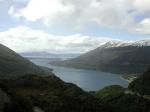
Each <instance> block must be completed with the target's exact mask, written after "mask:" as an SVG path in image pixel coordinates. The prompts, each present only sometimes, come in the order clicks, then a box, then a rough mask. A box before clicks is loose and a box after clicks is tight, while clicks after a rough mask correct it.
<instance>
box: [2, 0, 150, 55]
mask: <svg viewBox="0 0 150 112" xmlns="http://www.w3.org/2000/svg"><path fill="white" fill-rule="evenodd" d="M142 39H150V0H0V43H1V44H4V45H6V46H8V47H9V48H11V49H13V50H15V51H16V52H19V53H20V52H33V51H34V52H35V51H37V52H39V51H44V52H49V53H84V52H87V51H89V50H91V49H94V48H96V47H98V46H100V45H101V44H104V43H105V42H107V41H111V40H123V41H134V40H142Z"/></svg>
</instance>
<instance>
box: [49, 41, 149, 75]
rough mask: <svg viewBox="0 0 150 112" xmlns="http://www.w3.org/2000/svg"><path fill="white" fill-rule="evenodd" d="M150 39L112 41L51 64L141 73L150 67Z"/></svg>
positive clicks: (123, 72) (114, 71)
mask: <svg viewBox="0 0 150 112" xmlns="http://www.w3.org/2000/svg"><path fill="white" fill-rule="evenodd" d="M149 45H150V41H148V40H147V41H146V40H145V41H144V40H142V41H136V42H128V43H125V42H120V41H111V42H107V43H105V44H104V45H102V46H100V47H98V48H96V49H94V50H92V51H89V52H87V53H85V54H82V55H80V56H79V57H77V58H74V59H70V60H65V61H56V62H52V63H51V64H54V65H60V66H68V67H75V68H85V69H98V70H102V71H106V72H112V73H119V74H139V73H143V72H144V71H146V70H147V69H148V68H150V58H149V57H150V46H149Z"/></svg>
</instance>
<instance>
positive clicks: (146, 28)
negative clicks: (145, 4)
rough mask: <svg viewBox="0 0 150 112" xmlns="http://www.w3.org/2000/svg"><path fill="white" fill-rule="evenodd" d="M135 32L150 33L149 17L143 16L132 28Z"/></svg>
mask: <svg viewBox="0 0 150 112" xmlns="http://www.w3.org/2000/svg"><path fill="white" fill-rule="evenodd" d="M134 30H135V31H136V32H140V33H143V32H144V33H146V34H150V18H145V19H144V20H142V21H141V22H140V23H139V24H137V27H135V29H134Z"/></svg>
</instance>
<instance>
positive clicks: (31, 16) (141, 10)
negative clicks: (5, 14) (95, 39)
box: [11, 0, 150, 34]
mask: <svg viewBox="0 0 150 112" xmlns="http://www.w3.org/2000/svg"><path fill="white" fill-rule="evenodd" d="M11 15H12V16H16V15H17V17H23V18H25V19H26V20H27V21H31V22H37V21H41V22H42V23H43V24H45V25H46V26H52V25H55V24H60V25H70V26H71V27H73V28H74V29H76V28H82V27H84V26H85V25H87V24H90V23H93V22H94V23H97V24H99V25H101V26H106V27H112V28H114V27H117V28H122V29H126V30H129V31H135V30H133V28H135V27H136V26H138V24H140V22H141V21H143V20H140V21H137V20H136V19H137V16H143V15H147V16H150V0H29V1H28V4H27V6H25V7H24V8H21V9H18V10H16V11H15V12H14V13H11ZM143 19H145V18H143ZM139 27H140V26H138V28H139ZM141 28H142V26H141ZM149 30H150V29H149ZM137 31H138V30H136V32H137ZM139 33H142V34H147V33H148V34H149V31H148V32H147V31H144V30H143V31H142V32H141V31H139Z"/></svg>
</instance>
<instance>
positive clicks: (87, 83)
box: [30, 59, 128, 91]
mask: <svg viewBox="0 0 150 112" xmlns="http://www.w3.org/2000/svg"><path fill="white" fill-rule="evenodd" d="M30 60H31V61H32V62H33V63H35V64H37V65H40V66H45V67H49V68H52V69H53V72H54V73H55V75H56V76H58V77H59V78H61V79H62V80H63V81H65V82H71V83H74V84H76V85H78V86H79V87H81V88H82V89H84V90H86V91H96V90H99V89H102V88H103V87H105V86H109V85H121V86H123V87H127V86H128V82H127V81H125V80H123V79H121V78H120V75H119V74H112V73H107V72H101V71H98V70H86V69H75V68H68V67H59V66H52V65H50V64H48V62H50V60H49V59H30Z"/></svg>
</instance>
